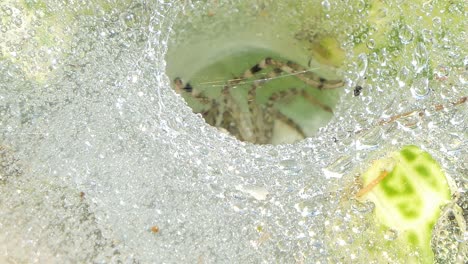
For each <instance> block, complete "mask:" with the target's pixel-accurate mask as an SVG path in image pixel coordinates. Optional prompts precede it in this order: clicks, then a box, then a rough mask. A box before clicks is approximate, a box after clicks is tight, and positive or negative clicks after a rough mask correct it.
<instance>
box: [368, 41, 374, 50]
mask: <svg viewBox="0 0 468 264" xmlns="http://www.w3.org/2000/svg"><path fill="white" fill-rule="evenodd" d="M366 45H367V48H369V49H373V48H375V40H374V39H369V40H368V41H367V44H366Z"/></svg>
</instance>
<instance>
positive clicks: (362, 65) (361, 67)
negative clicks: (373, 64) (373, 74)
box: [357, 53, 368, 77]
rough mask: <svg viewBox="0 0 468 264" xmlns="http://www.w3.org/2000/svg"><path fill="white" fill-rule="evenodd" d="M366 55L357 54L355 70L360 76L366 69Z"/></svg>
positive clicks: (362, 75)
mask: <svg viewBox="0 0 468 264" xmlns="http://www.w3.org/2000/svg"><path fill="white" fill-rule="evenodd" d="M367 63H368V62H367V55H366V54H364V53H361V54H359V56H358V64H357V68H358V69H357V70H358V74H359V76H360V77H364V75H365V74H366V71H367Z"/></svg>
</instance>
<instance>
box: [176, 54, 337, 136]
mask: <svg viewBox="0 0 468 264" xmlns="http://www.w3.org/2000/svg"><path fill="white" fill-rule="evenodd" d="M288 76H292V77H293V78H295V79H296V82H297V80H299V81H300V82H299V84H300V85H299V86H302V87H280V88H281V89H282V90H278V89H273V92H272V93H270V94H268V95H267V96H266V99H264V100H263V101H264V102H260V101H262V100H260V99H259V98H258V96H257V92H258V91H261V90H263V89H262V88H264V89H266V88H265V87H266V86H267V85H268V84H269V83H272V82H274V81H275V80H278V79H281V78H284V77H288ZM245 84H247V87H248V89H246V91H245V92H244V96H243V97H244V99H243V100H242V99H239V96H236V95H235V93H234V91H235V90H237V88H239V87H242V86H245ZM289 85H290V83H286V84H285V83H283V84H282V86H289ZM343 85H344V83H343V81H341V80H326V79H325V78H322V77H320V76H318V75H316V74H314V73H312V72H311V71H310V70H307V69H306V68H305V67H303V66H301V65H299V64H297V63H295V62H292V61H285V62H283V61H281V60H277V59H273V58H270V57H267V58H264V59H262V60H261V61H260V62H258V63H257V64H255V65H254V66H252V67H250V68H249V69H248V70H246V71H245V72H244V73H243V74H242V75H241V76H240V77H238V78H233V79H230V80H228V81H227V82H225V83H224V84H223V85H222V89H221V90H220V93H219V94H218V95H216V96H209V95H208V93H207V91H206V90H201V89H197V88H196V87H193V86H192V84H190V82H187V83H184V82H183V81H182V79H181V78H180V77H176V78H175V79H174V88H175V91H176V92H177V93H179V94H181V95H183V96H184V98H186V99H188V98H187V97H190V98H192V99H194V100H195V101H197V102H198V103H201V105H202V107H201V110H194V111H195V112H196V113H200V114H201V115H202V116H203V118H204V119H205V121H206V122H207V123H208V124H210V125H212V126H214V127H217V128H220V129H222V130H225V131H227V132H229V133H230V134H231V135H233V136H235V137H236V138H237V139H239V140H241V141H247V142H251V143H255V144H276V143H285V142H273V136H274V135H275V133H276V132H277V130H278V129H280V128H279V127H281V126H283V127H284V126H285V125H286V126H287V127H289V128H291V129H292V131H295V132H296V133H295V134H297V135H296V137H295V138H293V139H292V140H290V142H288V143H291V142H293V141H295V140H298V139H303V138H305V137H306V135H307V133H306V132H305V131H304V128H303V127H302V126H301V125H299V124H298V122H297V121H295V120H294V119H292V118H291V117H290V115H288V114H287V113H286V112H285V111H284V110H282V109H281V107H279V106H278V105H280V104H284V103H290V102H291V101H292V100H293V99H294V98H297V97H301V98H304V99H305V100H306V101H307V102H308V104H311V105H312V106H314V107H316V108H317V110H319V111H324V112H327V113H333V112H332V109H331V107H330V106H328V105H327V104H325V103H323V102H321V101H320V100H319V99H317V98H316V97H315V96H314V95H312V94H311V93H310V92H308V91H306V90H305V88H307V87H313V89H317V90H318V92H319V93H321V92H322V91H323V90H329V89H336V88H340V87H342V86H343ZM285 88H287V89H285ZM268 89H270V88H268ZM189 104H190V103H189Z"/></svg>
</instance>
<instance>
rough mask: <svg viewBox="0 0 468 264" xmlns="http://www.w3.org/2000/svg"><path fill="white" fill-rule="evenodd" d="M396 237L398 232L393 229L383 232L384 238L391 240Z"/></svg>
mask: <svg viewBox="0 0 468 264" xmlns="http://www.w3.org/2000/svg"><path fill="white" fill-rule="evenodd" d="M397 237H398V232H397V231H396V230H394V229H389V230H387V231H386V232H385V234H384V238H385V240H388V241H393V240H395V239H397Z"/></svg>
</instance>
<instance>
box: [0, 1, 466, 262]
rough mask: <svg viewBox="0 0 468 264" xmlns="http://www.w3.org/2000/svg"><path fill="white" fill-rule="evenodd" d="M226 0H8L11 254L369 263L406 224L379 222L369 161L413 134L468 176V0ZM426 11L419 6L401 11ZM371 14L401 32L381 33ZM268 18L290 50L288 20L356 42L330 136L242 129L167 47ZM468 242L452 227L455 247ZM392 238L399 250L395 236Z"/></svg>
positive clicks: (457, 175)
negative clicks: (265, 141)
mask: <svg viewBox="0 0 468 264" xmlns="http://www.w3.org/2000/svg"><path fill="white" fill-rule="evenodd" d="M221 2H222V1H212V2H211V1H210V2H209V3H204V2H195V1H136V0H135V1H132V0H126V1H120V3H114V1H104V0H102V1H99V0H96V1H78V2H73V3H70V2H69V1H59V0H55V1H47V2H46V1H13V0H7V1H2V3H1V4H0V230H1V232H0V262H4V261H10V262H49V261H51V260H54V261H55V262H117V261H125V262H141V263H150V262H164V263H194V262H195V263H258V262H262V261H263V262H266V263H270V262H280V263H289V262H293V261H297V262H305V263H312V262H313V263H351V262H350V261H351V260H352V261H354V263H367V261H368V258H369V256H368V251H367V250H366V248H365V246H362V245H363V242H362V240H363V239H366V240H368V238H369V237H371V238H372V236H371V235H372V234H374V235H375V234H376V236H377V237H375V238H374V240H375V241H379V240H382V238H383V239H387V240H392V235H393V234H391V233H386V234H385V237H378V235H381V234H380V233H379V232H378V230H375V228H372V227H369V226H368V225H366V223H368V222H369V218H370V214H369V213H370V212H371V211H372V205H371V204H360V203H358V202H356V201H355V200H353V199H352V196H353V193H355V192H356V191H357V189H358V188H359V186H358V185H357V183H356V182H355V177H356V175H357V174H358V173H359V172H361V171H362V170H364V169H365V168H366V167H367V166H368V164H369V163H370V162H371V160H372V159H375V158H379V157H380V156H382V155H385V153H386V152H388V151H394V150H398V149H399V148H400V147H401V146H404V145H407V144H414V145H417V146H420V147H421V148H422V149H424V150H426V151H428V152H429V153H430V154H431V155H433V157H434V158H435V159H436V160H438V161H439V162H440V163H441V165H442V167H443V169H444V170H445V171H446V172H447V174H448V175H450V176H451V177H452V178H453V179H454V180H455V182H456V183H457V184H458V186H459V188H458V191H459V192H461V193H462V194H463V193H465V192H466V189H467V188H466V187H467V183H466V181H467V179H466V175H468V168H467V167H466V166H467V165H466V164H468V154H467V132H466V131H468V129H467V123H468V114H467V106H466V105H467V104H466V103H464V102H462V99H463V98H466V96H467V88H466V82H467V76H468V75H467V68H466V67H467V59H466V56H467V55H466V54H467V51H466V47H465V46H466V45H464V42H466V41H465V40H464V34H462V33H463V32H464V31H463V28H466V22H465V21H466V20H464V21H458V20H457V21H451V20H450V17H451V16H452V17H463V12H464V11H463V9H462V7H463V6H461V7H460V5H459V4H457V3H458V2H456V1H454V2H453V3H452V4H450V5H448V6H447V7H446V12H450V14H452V15H444V14H434V13H433V11H434V9H436V7H433V6H430V3H429V2H427V3H424V4H421V5H418V4H411V3H409V4H405V5H404V8H403V9H400V5H401V4H400V3H393V2H391V3H388V5H387V6H385V7H382V8H381V9H378V10H379V12H381V13H377V14H375V13H372V14H370V13H369V12H370V11H369V8H370V5H369V4H366V3H365V2H364V1H362V3H361V1H358V2H355V1H349V2H348V1H340V2H339V3H337V2H332V1H299V2H298V1H240V0H239V1H229V2H226V3H224V2H223V3H221ZM311 2H313V3H311ZM395 2H401V1H395ZM312 8H313V9H312ZM311 10H316V11H311ZM401 10H403V11H401ZM410 10H412V11H414V12H415V14H417V16H415V17H416V18H414V19H412V18H409V17H404V18H402V17H401V16H400V15H399V14H400V13H399V12H410ZM310 12H311V13H312V14H316V16H310ZM368 16H370V17H373V18H374V17H375V16H377V17H379V19H381V21H385V22H388V21H390V20H391V21H392V22H388V25H389V27H392V28H394V30H390V32H391V34H389V35H388V36H385V37H382V36H379V35H378V32H375V28H373V27H372V24H369V23H367V17H368ZM314 17H315V18H314ZM396 17H397V18H399V19H395V18H396ZM417 17H420V18H421V21H425V22H424V23H422V22H419V21H418V19H417ZM268 21H275V24H274V25H271V27H267V26H265V25H266V24H268ZM343 21H344V22H346V23H344V22H343ZM363 21H366V23H364V22H363ZM428 21H429V22H428ZM255 25H259V26H258V27H259V28H263V30H262V31H261V32H254V33H258V34H260V35H262V34H263V35H262V36H263V37H264V38H263V39H265V38H270V39H274V38H276V36H279V37H277V38H278V39H277V41H273V40H272V41H271V42H269V43H271V45H272V46H273V47H274V48H281V47H282V46H283V45H287V43H284V42H283V40H282V37H281V36H283V35H281V34H287V33H285V32H295V34H290V35H288V36H293V37H294V38H296V39H300V41H302V42H301V43H308V41H309V40H310V39H311V38H312V39H313V36H316V35H317V34H322V35H327V34H328V35H332V34H334V35H333V36H336V38H337V39H338V40H340V43H341V44H340V45H341V48H342V50H343V51H344V58H345V59H344V65H343V66H342V67H341V68H340V69H339V74H340V75H341V76H343V79H344V80H345V82H346V86H345V88H344V90H343V93H342V94H341V97H340V100H339V103H338V104H337V106H336V108H335V110H334V117H333V118H332V119H331V120H330V122H329V123H328V124H327V125H326V126H325V127H322V128H321V129H320V130H319V131H318V133H317V135H316V136H315V137H313V138H308V139H305V140H303V141H300V142H298V143H295V144H289V145H280V146H271V145H265V146H258V145H253V144H250V143H244V142H239V141H237V140H236V139H235V138H233V137H232V136H230V135H228V134H226V133H222V132H220V131H219V130H218V129H216V128H214V127H211V126H209V125H207V124H206V123H205V122H204V121H203V119H202V118H201V117H200V116H199V115H195V114H194V113H193V112H192V109H191V108H189V107H188V106H187V104H186V103H185V102H184V100H182V98H181V97H180V96H179V95H177V94H176V93H175V92H174V91H173V89H172V87H173V85H172V80H171V79H170V78H169V77H171V78H172V77H173V76H170V74H169V73H168V72H170V71H174V68H171V67H175V66H171V65H166V61H169V59H168V49H169V50H170V49H171V48H174V47H179V43H185V42H184V41H187V42H190V41H194V40H197V41H200V43H202V44H203V43H204V42H203V41H205V42H206V39H210V38H212V39H217V40H219V39H220V40H219V41H224V40H223V38H222V37H223V36H225V35H229V34H230V33H233V34H234V33H235V34H239V35H236V41H228V42H224V44H225V45H226V46H229V45H232V46H233V47H235V46H236V45H237V44H238V42H239V43H240V42H243V43H245V41H246V40H248V39H249V37H250V35H249V34H247V33H248V32H247V33H246V34H242V32H239V31H238V30H237V29H236V28H239V27H243V28H245V29H249V28H251V30H252V31H255V30H256V29H255ZM317 25H320V30H318V29H316V26H317ZM250 26H251V27H250ZM285 29H287V30H285ZM230 30H232V32H230ZM246 31H249V30H246ZM223 32H224V33H223ZM223 34H225V35H223ZM220 36H221V37H220ZM285 36H286V35H285ZM377 37H379V38H383V39H377ZM382 42H384V44H385V45H380V44H379V43H382ZM202 44H201V45H202ZM257 44H258V45H260V44H262V45H263V44H264V43H261V41H259V42H258V43H257ZM171 45H172V46H171ZM379 45H380V46H379ZM182 46H183V45H182ZM192 48H193V50H192V51H191V52H192V53H195V52H196V51H197V49H199V50H198V51H199V52H200V53H203V52H205V51H204V50H203V49H201V48H200V47H197V46H193V47H192ZM179 52H181V53H180V56H184V55H186V54H188V52H189V51H183V50H180V49H179ZM184 52H186V53H184ZM218 55H219V54H214V55H213V56H215V57H216V56H218ZM299 55H300V54H299V53H297V54H291V56H299ZM210 59H213V58H210V57H207V58H204V60H205V61H203V60H198V61H196V62H191V63H190V64H188V66H186V67H185V68H183V70H185V71H186V72H187V73H190V72H193V71H194V69H192V68H193V67H197V65H200V64H203V65H206V63H209V60H210ZM308 59H309V58H307V59H305V60H306V61H307V60H308ZM176 62H177V63H181V64H182V63H183V60H182V59H180V60H176ZM176 68H177V67H176ZM179 68H180V67H179ZM357 86H360V87H362V91H361V92H360V93H359V95H358V96H355V93H356V92H355V88H356V87H357ZM456 102H461V103H458V104H457V103H456ZM375 153H378V154H375ZM462 197H463V195H462ZM465 197H466V196H465ZM465 205H466V202H465ZM465 209H466V208H465ZM363 223H364V224H363ZM445 224H446V225H447V226H450V225H449V224H447V223H445ZM450 231H451V232H455V233H456V231H453V230H449V232H450ZM362 233H365V234H366V236H368V237H364V238H363V237H362V235H361V234H362ZM444 234H446V233H444ZM460 239H462V240H463V239H465V240H466V238H459V239H458V241H460ZM454 243H455V244H456V243H459V242H457V240H456V239H452V238H451V237H450V236H446V237H441V238H440V239H439V240H438V241H437V245H439V251H438V252H437V253H438V255H437V256H438V258H439V260H440V261H441V262H442V263H443V262H444V261H449V260H450V257H451V255H450V254H451V253H450V252H451V251H449V249H450V248H453V247H452V246H453V245H454ZM382 250H383V251H385V254H386V256H387V257H388V259H389V260H395V258H396V257H395V256H397V252H395V251H394V249H393V248H392V246H391V244H390V246H388V248H384V249H382ZM374 257H375V256H374ZM378 260H379V259H378V258H377V259H376V261H378Z"/></svg>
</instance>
